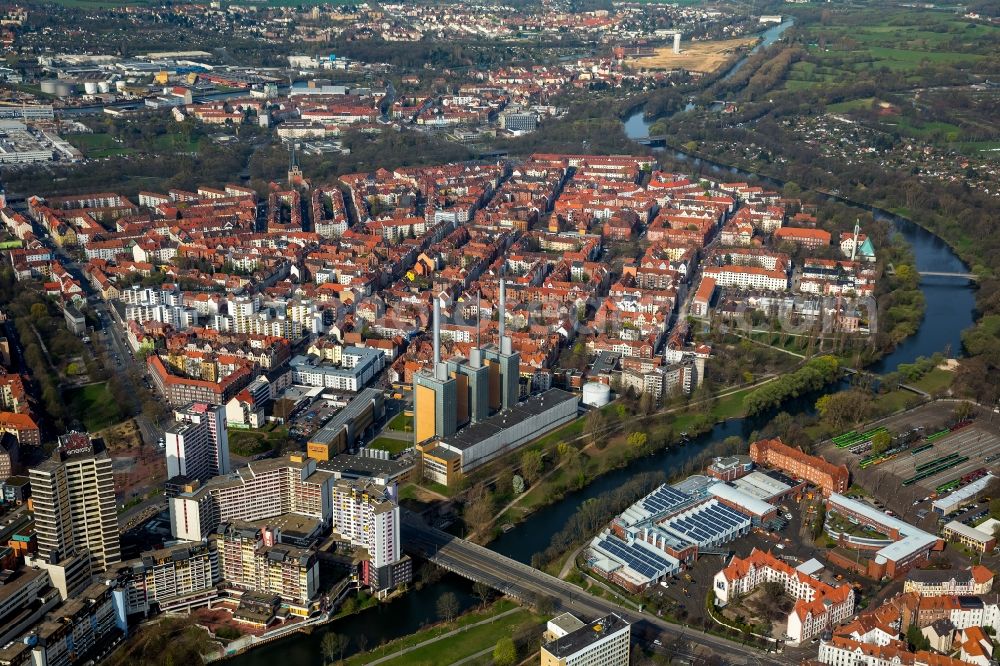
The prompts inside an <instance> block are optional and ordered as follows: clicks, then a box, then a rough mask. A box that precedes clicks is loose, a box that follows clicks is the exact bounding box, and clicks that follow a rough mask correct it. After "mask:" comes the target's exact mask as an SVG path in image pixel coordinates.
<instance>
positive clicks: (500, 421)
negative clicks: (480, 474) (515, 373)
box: [441, 389, 579, 451]
mask: <svg viewBox="0 0 1000 666" xmlns="http://www.w3.org/2000/svg"><path fill="white" fill-rule="evenodd" d="M570 400H579V398H578V397H577V396H575V395H573V394H572V393H569V392H568V391H563V390H562V389H549V390H548V391H545V392H544V393H539V394H538V395H533V396H531V397H530V398H528V399H527V400H525V401H524V402H522V403H519V404H517V405H515V406H513V407H511V408H509V409H505V410H503V411H501V412H498V413H496V414H494V415H493V416H491V417H489V418H487V419H483V420H482V421H480V422H478V423H473V424H471V425H469V426H466V427H465V428H462V429H461V430H459V431H458V432H457V433H455V434H454V435H450V436H448V437H445V438H443V439H442V440H441V443H442V444H443V445H446V446H449V447H452V448H454V449H459V450H462V451H464V450H466V449H469V448H471V447H473V446H475V445H476V444H479V443H480V442H482V441H483V440H485V439H486V438H488V437H492V436H493V435H495V434H496V433H498V432H500V431H502V430H505V429H507V428H510V427H511V426H513V425H515V424H517V423H520V422H521V421H524V420H525V419H527V418H529V417H531V416H537V415H539V414H542V413H544V412H546V411H548V410H550V409H552V408H553V407H556V406H557V405H560V404H562V403H564V402H569V401H570Z"/></svg>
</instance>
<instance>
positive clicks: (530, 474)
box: [521, 451, 542, 486]
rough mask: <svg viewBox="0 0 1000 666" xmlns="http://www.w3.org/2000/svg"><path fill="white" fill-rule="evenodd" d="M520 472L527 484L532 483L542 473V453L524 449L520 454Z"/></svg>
mask: <svg viewBox="0 0 1000 666" xmlns="http://www.w3.org/2000/svg"><path fill="white" fill-rule="evenodd" d="M521 474H522V475H523V476H524V480H525V481H527V482H528V485H529V486H531V485H534V484H535V481H538V478H539V477H540V476H541V474H542V454H541V453H539V452H538V451H525V452H524V453H522V454H521Z"/></svg>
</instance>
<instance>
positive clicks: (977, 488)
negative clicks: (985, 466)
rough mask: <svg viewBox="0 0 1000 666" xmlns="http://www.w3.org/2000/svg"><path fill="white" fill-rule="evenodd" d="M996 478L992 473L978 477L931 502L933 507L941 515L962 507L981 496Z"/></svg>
mask: <svg viewBox="0 0 1000 666" xmlns="http://www.w3.org/2000/svg"><path fill="white" fill-rule="evenodd" d="M996 478H997V477H995V476H993V475H992V474H987V475H986V476H984V477H982V478H979V479H976V480H975V481H973V482H972V483H969V484H967V485H964V486H962V487H961V488H959V489H958V490H956V491H955V492H952V493H948V494H947V495H945V496H944V497H939V498H938V499H936V500H934V501H933V502H931V508H932V509H933V510H934V512H935V513H936V514H938V515H939V516H944V515H947V514H949V513H951V512H952V511H955V510H956V509H960V508H961V507H962V506H963V505H965V504H971V503H972V502H973V501H974V500H975V499H976V497H978V496H979V493H981V492H983V491H984V490H986V488H988V487H989V485H990V484H991V483H993V481H994V479H996Z"/></svg>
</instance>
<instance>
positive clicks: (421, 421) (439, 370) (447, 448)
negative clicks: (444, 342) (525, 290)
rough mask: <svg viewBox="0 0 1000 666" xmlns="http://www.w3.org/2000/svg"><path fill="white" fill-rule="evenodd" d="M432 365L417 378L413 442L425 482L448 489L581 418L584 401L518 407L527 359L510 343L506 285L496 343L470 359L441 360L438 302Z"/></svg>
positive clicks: (553, 399) (560, 394)
mask: <svg viewBox="0 0 1000 666" xmlns="http://www.w3.org/2000/svg"><path fill="white" fill-rule="evenodd" d="M433 307H434V311H433V340H434V358H433V361H432V363H431V367H430V368H425V369H422V370H419V371H418V372H416V373H415V374H414V376H413V394H414V417H413V422H414V423H413V430H414V441H415V443H416V446H417V450H418V451H419V452H420V456H421V460H422V462H423V474H424V476H425V477H427V478H429V479H431V480H433V481H436V482H438V483H443V484H445V485H447V484H448V483H450V482H451V481H453V480H455V479H456V478H458V476H459V475H461V474H467V473H468V472H470V471H471V470H473V469H475V468H476V467H478V466H479V465H481V464H483V463H485V462H488V461H490V460H492V459H494V458H496V457H497V456H499V455H501V454H503V453H506V452H507V451H509V450H511V449H513V448H516V447H518V446H520V445H522V444H525V443H526V442H529V441H531V440H532V439H535V438H536V437H539V436H541V435H542V434H544V433H546V432H548V431H549V430H551V429H552V428H554V427H556V426H559V425H562V424H564V423H567V422H568V421H571V420H572V419H573V418H575V417H576V415H577V408H578V405H579V402H580V400H579V398H578V397H577V396H575V395H573V394H571V393H567V392H566V391H561V390H558V389H550V390H548V391H545V392H543V393H541V394H538V395H535V396H532V397H530V398H528V399H527V400H525V401H524V402H523V403H519V402H518V399H519V396H520V387H519V383H520V369H521V356H520V354H518V352H516V351H514V349H513V343H512V341H511V339H510V337H508V336H507V335H506V323H505V321H504V315H505V313H506V288H505V285H504V282H503V280H501V281H500V325H499V335H498V340H497V342H496V343H495V344H494V343H488V344H485V345H482V346H478V347H476V348H473V349H472V350H471V352H470V354H469V358H464V357H454V358H451V359H449V360H447V361H442V360H441V310H440V305H439V303H438V300H437V299H436V298H435V299H434V304H433Z"/></svg>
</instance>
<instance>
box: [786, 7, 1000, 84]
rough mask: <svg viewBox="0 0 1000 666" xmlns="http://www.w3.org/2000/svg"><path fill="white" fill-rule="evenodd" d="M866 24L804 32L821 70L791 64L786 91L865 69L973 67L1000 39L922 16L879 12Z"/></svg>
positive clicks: (947, 19) (998, 33)
mask: <svg viewBox="0 0 1000 666" xmlns="http://www.w3.org/2000/svg"><path fill="white" fill-rule="evenodd" d="M870 19H871V20H870V21H869V22H867V23H863V24H861V25H844V24H840V25H838V24H836V23H832V24H829V25H813V26H810V27H809V28H807V29H806V37H807V43H808V44H809V52H810V55H811V56H813V58H818V59H819V61H820V63H819V66H817V64H816V63H814V62H798V63H795V65H794V66H793V67H792V70H791V72H790V74H789V77H788V81H787V82H786V86H785V87H786V88H787V89H792V90H794V89H801V88H806V87H810V86H812V85H816V84H818V83H822V82H824V81H841V82H842V81H843V80H844V78H845V77H848V76H850V74H851V73H852V72H860V71H863V70H867V69H882V68H886V69H889V70H891V71H896V72H915V71H916V70H918V69H919V68H920V67H921V66H922V65H924V64H930V65H934V64H953V63H961V62H966V63H970V64H971V63H974V62H976V61H978V60H981V59H983V58H984V57H986V55H987V54H989V53H990V52H991V51H992V49H994V48H995V44H996V41H997V40H998V39H1000V29H998V28H995V27H992V26H987V25H981V24H975V23H971V22H968V21H962V20H957V19H954V18H953V17H951V16H946V15H940V14H939V13H933V14H932V13H930V12H928V11H926V10H888V11H883V10H879V11H878V12H872V13H871V14H870ZM928 26H930V27H933V28H934V29H933V30H929V29H926V28H927V27H928ZM827 64H830V65H831V67H826V65H827ZM832 66H839V67H841V68H842V69H835V68H834V67H832Z"/></svg>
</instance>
